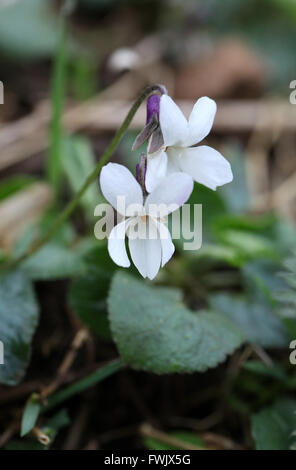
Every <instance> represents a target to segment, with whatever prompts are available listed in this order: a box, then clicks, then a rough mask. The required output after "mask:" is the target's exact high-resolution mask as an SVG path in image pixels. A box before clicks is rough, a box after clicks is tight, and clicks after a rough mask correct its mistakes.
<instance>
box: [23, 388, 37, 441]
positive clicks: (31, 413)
mask: <svg viewBox="0 0 296 470" xmlns="http://www.w3.org/2000/svg"><path fill="white" fill-rule="evenodd" d="M40 409H41V405H40V402H39V400H38V395H36V394H33V395H32V396H31V397H30V399H29V400H28V402H27V404H26V406H25V409H24V413H23V417H22V424H21V437H24V436H25V435H26V434H28V433H29V432H30V431H31V430H32V429H33V427H34V426H35V424H36V421H37V419H38V416H39V412H40Z"/></svg>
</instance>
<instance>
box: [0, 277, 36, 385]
mask: <svg viewBox="0 0 296 470" xmlns="http://www.w3.org/2000/svg"><path fill="white" fill-rule="evenodd" d="M37 323H38V305H37V302H36V299H35V296H34V292H33V288H32V284H31V282H30V281H29V280H28V279H27V278H26V277H25V276H24V274H23V273H21V272H19V271H17V272H13V273H11V274H8V275H7V276H5V277H2V278H1V283H0V325H1V330H0V340H1V341H2V342H3V344H4V364H3V365H1V364H0V383H3V384H6V385H16V384H17V383H18V382H20V380H21V379H22V378H23V376H24V374H25V371H26V368H27V365H28V362H29V360H30V345H31V341H32V337H33V334H34V332H35V329H36V327H37Z"/></svg>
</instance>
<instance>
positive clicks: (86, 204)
mask: <svg viewBox="0 0 296 470" xmlns="http://www.w3.org/2000/svg"><path fill="white" fill-rule="evenodd" d="M62 149H63V159H62V164H63V168H64V172H65V175H66V177H67V179H68V181H69V184H70V187H71V189H72V191H73V192H74V193H76V192H78V191H79V189H80V188H81V186H82V185H83V183H84V181H85V180H86V178H87V177H88V176H89V174H90V173H91V172H92V171H93V169H94V168H95V166H96V163H95V157H94V154H93V152H92V149H91V146H90V144H89V142H88V140H87V139H84V138H82V137H68V138H67V139H64V141H63V146H62ZM100 198H101V196H100V193H99V186H98V183H97V182H94V183H93V184H91V185H90V186H89V188H88V189H87V191H86V192H85V193H84V195H83V196H82V198H81V201H80V204H81V205H82V207H83V208H84V209H85V211H86V214H87V216H88V217H90V216H91V217H93V215H94V209H95V207H96V205H97V204H98V203H99V202H100Z"/></svg>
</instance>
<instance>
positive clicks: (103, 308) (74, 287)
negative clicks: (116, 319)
mask: <svg viewBox="0 0 296 470" xmlns="http://www.w3.org/2000/svg"><path fill="white" fill-rule="evenodd" d="M85 264H86V269H85V272H84V274H83V275H82V276H79V277H77V278H76V279H74V280H73V281H72V283H71V285H70V289H69V294H68V302H69V305H70V308H71V311H73V313H74V314H75V315H76V316H77V317H78V318H79V319H80V320H81V321H82V323H83V324H84V325H86V326H87V327H88V328H89V329H90V330H91V331H93V332H94V333H96V334H97V335H99V336H103V337H104V338H107V339H110V337H111V335H110V329H109V321H108V318H107V301H106V298H107V295H108V290H109V286H110V282H111V279H112V275H113V273H114V271H115V269H116V265H115V264H114V263H113V261H112V260H111V258H110V257H109V255H108V251H107V248H106V245H105V244H103V245H99V244H98V246H97V247H95V248H94V249H92V250H90V251H89V252H88V253H87V254H86V257H85Z"/></svg>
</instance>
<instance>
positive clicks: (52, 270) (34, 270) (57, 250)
mask: <svg viewBox="0 0 296 470" xmlns="http://www.w3.org/2000/svg"><path fill="white" fill-rule="evenodd" d="M21 268H22V270H23V271H24V272H25V273H26V274H27V276H28V277H29V278H30V279H32V280H34V281H37V280H43V281H45V280H51V279H65V278H68V277H72V276H74V275H77V274H79V273H81V271H83V269H84V265H83V262H82V260H81V256H80V253H79V252H75V251H74V250H73V249H72V250H71V249H70V248H66V247H64V246H63V245H61V244H58V243H55V242H49V243H48V244H47V245H44V246H43V247H42V248H41V249H40V250H38V251H37V252H36V253H35V254H34V255H32V256H30V257H29V258H28V259H26V260H25V261H24V262H23V263H22V264H21Z"/></svg>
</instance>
